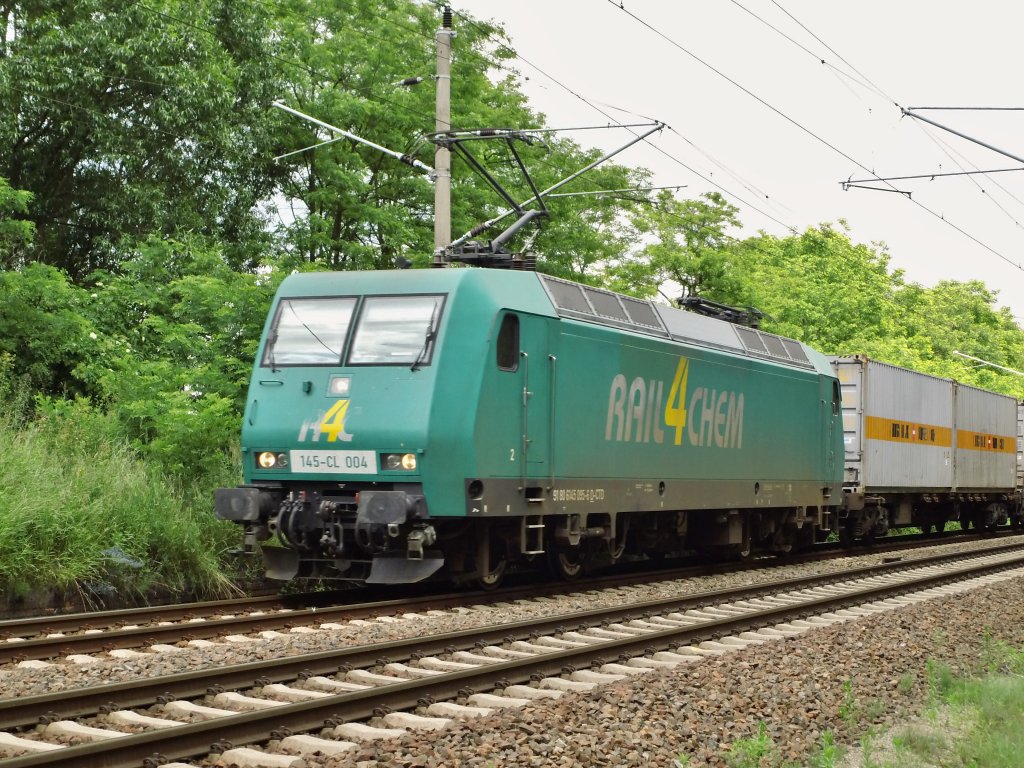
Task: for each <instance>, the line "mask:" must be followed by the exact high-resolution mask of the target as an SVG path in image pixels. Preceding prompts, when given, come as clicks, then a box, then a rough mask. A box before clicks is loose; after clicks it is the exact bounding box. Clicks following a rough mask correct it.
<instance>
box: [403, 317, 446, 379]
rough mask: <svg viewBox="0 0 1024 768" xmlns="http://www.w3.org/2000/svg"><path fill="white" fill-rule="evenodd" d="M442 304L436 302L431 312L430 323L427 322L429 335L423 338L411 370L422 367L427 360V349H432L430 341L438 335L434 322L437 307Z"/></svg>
mask: <svg viewBox="0 0 1024 768" xmlns="http://www.w3.org/2000/svg"><path fill="white" fill-rule="evenodd" d="M439 306H440V302H438V301H435V302H434V311H433V312H432V313H431V314H430V323H428V324H427V335H426V338H424V339H423V348H422V349H421V350H420V353H419V354H418V355H416V359H415V360H414V361H413V363H412V367H411V368H410V369H409V370H410V371H418V370H419V369H420V367H422V365H423V363H425V362H426V360H427V351H428V350H429V349H430V342H432V341H433V340H434V339H435V338H436V337H437V329H436V328H434V323H435V322H436V321H437V309H438V307H439Z"/></svg>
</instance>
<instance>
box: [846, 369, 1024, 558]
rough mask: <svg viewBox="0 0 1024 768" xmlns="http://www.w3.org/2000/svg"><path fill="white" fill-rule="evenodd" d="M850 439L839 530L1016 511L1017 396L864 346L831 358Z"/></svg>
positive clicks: (989, 519) (998, 519) (997, 517)
mask: <svg viewBox="0 0 1024 768" xmlns="http://www.w3.org/2000/svg"><path fill="white" fill-rule="evenodd" d="M832 364H833V366H834V367H835V370H836V375H837V377H838V378H839V382H840V386H841V388H842V404H843V442H844V449H845V451H844V452H845V468H844V478H843V487H844V496H845V502H844V505H843V508H842V509H841V510H840V518H841V523H840V526H839V530H840V534H841V536H842V537H843V538H844V539H848V540H853V539H858V538H859V539H871V538H874V537H876V536H881V535H884V534H885V533H886V532H887V530H888V529H889V528H890V527H893V526H900V527H903V526H919V527H920V528H921V529H922V530H923V531H924V532H926V533H927V532H928V531H930V530H931V529H933V528H934V529H936V530H939V531H941V530H942V529H943V528H944V526H945V524H946V523H947V522H949V521H951V520H959V521H960V523H961V525H962V527H964V528H968V527H970V526H972V525H973V526H975V527H976V528H979V529H980V528H993V527H995V526H997V525H1001V524H1003V523H1005V522H1006V520H1007V518H1008V517H1009V516H1011V515H1012V516H1013V518H1014V521H1015V522H1018V520H1019V510H1018V504H1017V501H1016V486H1017V433H1018V422H1017V412H1018V410H1017V402H1016V400H1014V398H1012V397H1008V396H1006V395H1001V394H997V393H995V392H988V391H986V390H983V389H977V388H975V387H971V386H968V385H966V384H960V383H958V382H956V381H952V380H950V379H943V378H937V377H934V376H929V375H927V374H923V373H918V372H916V371H911V370H908V369H906V368H900V367H898V366H894V365H888V364H886V363H880V362H878V361H875V360H869V359H868V358H866V357H864V356H853V357H835V358H832Z"/></svg>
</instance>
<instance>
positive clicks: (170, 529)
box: [0, 401, 238, 610]
mask: <svg viewBox="0 0 1024 768" xmlns="http://www.w3.org/2000/svg"><path fill="white" fill-rule="evenodd" d="M6 405H7V407H6V408H4V409H0V446H3V448H4V458H3V461H0V610H4V609H7V610H10V609H15V610H17V609H18V608H25V609H37V608H45V607H48V606H51V605H53V606H57V607H61V606H68V607H91V606H96V605H99V604H109V603H111V602H131V601H140V600H147V599H153V598H155V597H160V596H165V595H166V596H168V597H177V598H184V597H188V596H192V595H195V596H203V597H214V596H221V597H222V596H226V595H228V594H229V593H230V592H231V590H232V581H231V578H230V575H229V574H227V573H226V572H225V562H226V561H227V559H226V556H225V555H226V551H227V550H228V549H229V548H230V547H232V546H234V545H236V544H237V543H238V538H237V537H238V532H237V530H235V529H234V528H235V527H234V526H232V525H230V524H228V523H219V522H217V521H216V520H215V519H214V518H213V510H212V489H213V488H214V487H216V486H217V485H220V484H229V485H234V484H236V482H237V467H235V466H233V465H232V462H231V461H230V460H228V459H226V458H223V457H220V458H218V457H213V458H212V460H213V462H214V466H211V467H210V468H209V472H208V473H207V474H206V476H205V477H204V478H203V479H202V480H200V481H193V482H191V483H184V482H175V481H172V480H169V479H168V478H167V476H166V475H165V473H163V472H161V470H160V468H159V467H158V466H156V465H155V464H154V463H153V462H152V461H146V460H144V459H142V458H140V457H139V455H138V454H137V453H136V452H135V451H133V450H132V448H131V447H130V445H129V444H128V442H127V440H126V439H125V438H124V437H123V435H122V433H121V431H120V428H119V426H118V424H117V422H116V420H115V419H114V418H112V417H111V416H108V415H106V414H104V413H102V412H101V411H99V410H98V409H96V408H95V407H93V406H90V405H88V404H86V403H84V402H73V403H72V402H68V401H59V402H58V403H57V404H56V405H53V404H51V405H49V406H47V407H45V408H38V409H34V413H35V415H34V416H33V417H32V418H31V419H30V420H26V419H24V418H19V415H18V412H19V409H18V408H15V407H11V404H10V402H9V401H8V402H7V404H6ZM20 410H21V412H22V413H24V412H25V410H27V409H20Z"/></svg>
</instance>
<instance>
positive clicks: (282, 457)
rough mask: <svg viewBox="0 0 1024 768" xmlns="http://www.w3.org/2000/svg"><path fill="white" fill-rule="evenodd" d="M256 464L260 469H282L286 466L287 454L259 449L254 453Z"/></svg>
mask: <svg viewBox="0 0 1024 768" xmlns="http://www.w3.org/2000/svg"><path fill="white" fill-rule="evenodd" d="M256 464H257V465H258V466H259V467H260V468H261V469H284V468H285V467H287V466H288V455H287V454H285V453H274V452H273V451H261V452H260V453H258V454H256Z"/></svg>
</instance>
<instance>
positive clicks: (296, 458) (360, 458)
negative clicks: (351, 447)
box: [289, 451, 377, 475]
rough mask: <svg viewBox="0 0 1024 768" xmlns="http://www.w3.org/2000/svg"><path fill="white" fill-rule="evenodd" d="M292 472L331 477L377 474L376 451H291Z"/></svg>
mask: <svg viewBox="0 0 1024 768" xmlns="http://www.w3.org/2000/svg"><path fill="white" fill-rule="evenodd" d="M289 457H290V459H291V463H292V472H321V473H324V474H331V475H375V474H377V453H376V451H289Z"/></svg>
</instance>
